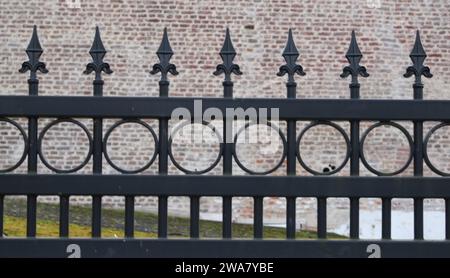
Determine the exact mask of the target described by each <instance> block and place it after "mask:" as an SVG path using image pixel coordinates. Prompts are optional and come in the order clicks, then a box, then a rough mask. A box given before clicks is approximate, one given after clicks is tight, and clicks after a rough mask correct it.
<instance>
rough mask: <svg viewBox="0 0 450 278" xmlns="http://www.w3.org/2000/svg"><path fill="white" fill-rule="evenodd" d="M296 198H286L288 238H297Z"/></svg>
mask: <svg viewBox="0 0 450 278" xmlns="http://www.w3.org/2000/svg"><path fill="white" fill-rule="evenodd" d="M295 213H296V206H295V197H287V198H286V237H287V238H291V239H293V238H295Z"/></svg>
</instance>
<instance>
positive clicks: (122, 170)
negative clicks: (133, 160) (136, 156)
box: [103, 119, 159, 174]
mask: <svg viewBox="0 0 450 278" xmlns="http://www.w3.org/2000/svg"><path fill="white" fill-rule="evenodd" d="M127 123H136V124H139V125H141V126H143V127H144V128H145V129H147V130H148V131H149V132H150V134H151V135H152V137H153V140H154V141H155V151H154V152H153V156H152V157H151V159H150V160H149V161H148V162H147V163H146V164H145V165H144V166H142V167H141V168H139V169H136V170H126V169H123V168H120V167H119V166H117V165H116V164H115V163H114V162H113V161H112V160H111V158H110V157H109V154H108V147H107V146H108V139H109V136H110V135H111V133H112V132H113V131H114V129H116V128H118V127H119V126H121V125H123V124H127ZM158 145H159V143H158V137H157V136H156V133H155V131H154V130H153V128H152V127H151V126H149V125H148V124H147V123H145V122H143V121H141V120H139V119H124V120H120V121H118V122H116V123H114V124H113V125H112V126H111V127H110V128H109V129H108V130H107V131H106V133H105V138H104V139H103V153H104V155H105V159H106V161H108V163H109V165H111V167H113V168H114V169H116V170H117V171H119V172H121V173H122V174H136V173H139V172H142V171H145V170H146V169H147V168H149V167H150V166H151V165H152V164H153V162H154V161H155V159H156V156H157V154H158Z"/></svg>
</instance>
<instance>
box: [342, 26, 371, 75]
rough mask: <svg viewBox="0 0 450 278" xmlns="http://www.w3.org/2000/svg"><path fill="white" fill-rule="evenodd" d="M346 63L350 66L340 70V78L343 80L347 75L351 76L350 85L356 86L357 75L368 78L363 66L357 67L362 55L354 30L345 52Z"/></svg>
mask: <svg viewBox="0 0 450 278" xmlns="http://www.w3.org/2000/svg"><path fill="white" fill-rule="evenodd" d="M345 57H346V58H347V61H348V62H349V64H350V65H348V66H346V67H344V69H343V70H342V74H341V77H342V78H345V77H347V76H349V75H351V76H352V84H358V75H361V76H362V77H368V76H369V74H368V73H367V69H366V68H365V67H363V66H360V65H359V62H360V61H361V58H362V57H363V55H362V54H361V50H359V46H358V42H357V41H356V34H355V30H353V31H352V38H351V41H350V46H349V48H348V50H347V54H345Z"/></svg>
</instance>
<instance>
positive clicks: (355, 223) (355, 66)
mask: <svg viewBox="0 0 450 278" xmlns="http://www.w3.org/2000/svg"><path fill="white" fill-rule="evenodd" d="M362 57H363V55H362V53H361V50H360V49H359V46H358V42H357V40H356V34H355V31H354V30H353V31H352V36H351V40H350V46H349V48H348V50H347V53H346V54H345V58H347V61H348V62H349V65H348V66H346V67H344V68H343V70H342V74H341V77H342V78H346V77H348V76H350V75H351V77H352V78H351V82H350V84H349V88H350V98H351V99H359V89H360V84H359V82H358V77H359V76H362V77H368V76H369V74H368V73H367V70H366V68H365V67H363V66H361V65H360V64H359V63H360V61H361V59H362ZM359 124H360V122H359V121H357V120H351V121H350V147H351V153H350V175H351V176H359V157H360V146H359V127H360V126H359ZM350 238H352V239H357V238H359V198H358V197H351V198H350Z"/></svg>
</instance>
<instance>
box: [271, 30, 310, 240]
mask: <svg viewBox="0 0 450 278" xmlns="http://www.w3.org/2000/svg"><path fill="white" fill-rule="evenodd" d="M299 55H300V53H299V52H298V49H297V47H296V46H295V42H294V38H293V36H292V30H291V29H289V34H288V40H287V43H286V47H285V49H284V51H283V54H282V56H283V58H284V60H285V61H286V64H285V65H283V66H281V67H280V70H279V72H278V73H277V75H278V76H283V75H285V74H287V75H288V80H287V82H286V89H287V98H288V99H295V98H296V97H297V83H296V82H295V80H294V75H295V74H298V75H301V76H304V75H305V72H304V71H303V68H302V66H301V65H298V64H297V63H296V62H297V59H298V56H299ZM296 123H297V122H296V121H295V120H288V121H287V156H286V162H287V164H286V166H287V168H286V174H287V175H289V176H295V175H296V161H297V159H296V157H297V156H296V154H297V150H296V139H297V135H296V131H297V126H296ZM295 201H296V198H295V197H289V198H286V237H287V238H295V228H296V227H295V224H296V204H295Z"/></svg>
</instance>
